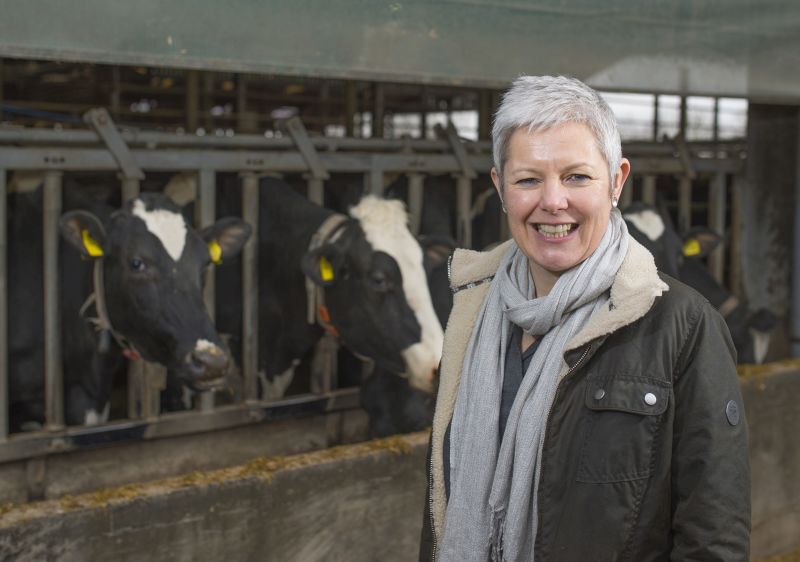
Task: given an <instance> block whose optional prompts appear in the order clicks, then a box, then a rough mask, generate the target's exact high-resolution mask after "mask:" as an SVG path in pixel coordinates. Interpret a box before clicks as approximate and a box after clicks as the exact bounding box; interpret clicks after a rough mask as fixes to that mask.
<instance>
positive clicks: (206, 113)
mask: <svg viewBox="0 0 800 562" xmlns="http://www.w3.org/2000/svg"><path fill="white" fill-rule="evenodd" d="M202 76H203V95H202V102H201V103H200V112H201V113H202V115H203V126H204V127H205V129H206V132H207V133H210V132H213V129H214V116H213V115H212V114H211V107H212V106H213V105H214V73H213V72H209V71H206V72H203V74H202Z"/></svg>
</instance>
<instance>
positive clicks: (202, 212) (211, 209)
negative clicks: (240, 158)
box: [195, 169, 217, 412]
mask: <svg viewBox="0 0 800 562" xmlns="http://www.w3.org/2000/svg"><path fill="white" fill-rule="evenodd" d="M216 198H217V193H216V174H214V171H213V170H205V169H201V170H200V171H198V173H197V203H196V206H195V224H197V226H198V228H200V229H203V228H205V227H207V226H211V225H212V224H214V221H215V220H216V217H217V209H216V207H217V201H216ZM215 285H216V268H214V267H209V268H208V269H207V270H206V273H205V285H204V287H203V302H204V303H205V305H206V310H207V311H208V315H209V316H210V317H211V321H212V322H214V318H215V317H216V302H215V299H214V287H215ZM197 409H198V410H199V411H201V412H208V411H211V410H213V409H214V393H213V392H201V393H200V395H199V399H198V401H197Z"/></svg>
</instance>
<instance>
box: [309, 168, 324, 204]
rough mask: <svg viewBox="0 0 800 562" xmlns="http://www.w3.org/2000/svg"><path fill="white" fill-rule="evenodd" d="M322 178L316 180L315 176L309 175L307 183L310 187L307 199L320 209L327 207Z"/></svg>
mask: <svg viewBox="0 0 800 562" xmlns="http://www.w3.org/2000/svg"><path fill="white" fill-rule="evenodd" d="M322 181H323V180H322V179H321V178H315V177H314V176H310V175H307V176H306V182H307V185H308V192H307V195H306V196H307V197H308V200H309V201H311V202H312V203H316V204H317V205H319V206H320V207H324V206H325V186H324V185H323V183H322Z"/></svg>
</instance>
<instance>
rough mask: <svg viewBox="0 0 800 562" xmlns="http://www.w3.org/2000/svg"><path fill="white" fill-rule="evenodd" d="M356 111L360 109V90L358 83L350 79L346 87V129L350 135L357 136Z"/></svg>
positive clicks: (346, 132) (346, 133)
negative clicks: (357, 87)
mask: <svg viewBox="0 0 800 562" xmlns="http://www.w3.org/2000/svg"><path fill="white" fill-rule="evenodd" d="M356 111H358V92H357V91H356V83H355V82H353V81H352V80H348V81H347V82H346V83H345V87H344V115H345V121H344V130H345V135H347V136H348V137H353V136H355V134H354V133H355V121H356Z"/></svg>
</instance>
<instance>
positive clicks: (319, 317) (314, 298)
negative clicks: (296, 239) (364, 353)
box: [306, 213, 348, 338]
mask: <svg viewBox="0 0 800 562" xmlns="http://www.w3.org/2000/svg"><path fill="white" fill-rule="evenodd" d="M347 220H348V217H347V215H343V214H340V213H334V214H332V215H330V216H329V217H328V218H326V219H325V220H324V221H322V224H321V225H320V226H319V228H318V229H317V231H316V232H315V233H314V235H313V236H312V237H311V242H310V243H309V245H308V251H309V252H312V251H314V250H316V249H317V248H319V247H320V246H322V245H323V244H324V243H325V242H327V241H328V240H329V239H330V237H331V236H333V234H334V233H335V232H337V231H338V230H339V229H340V228H342V226H343V225H344V223H345V222H346V221H347ZM306 300H307V307H306V310H307V315H306V320H307V321H308V323H309V324H314V323H316V324H319V326H320V327H321V328H322V329H323V330H325V331H326V332H327V333H329V334H331V335H333V336H335V337H337V338H338V337H339V331H338V330H337V329H336V327H335V326H334V325H333V322H331V315H330V313H329V312H328V307H327V306H325V289H324V287H322V286H321V285H318V284H316V283H314V281H313V280H312V279H311V278H310V277H308V276H307V275H306Z"/></svg>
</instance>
